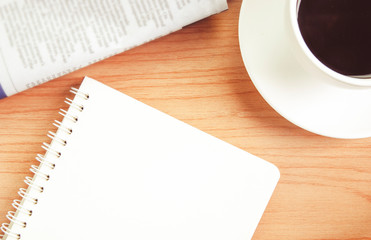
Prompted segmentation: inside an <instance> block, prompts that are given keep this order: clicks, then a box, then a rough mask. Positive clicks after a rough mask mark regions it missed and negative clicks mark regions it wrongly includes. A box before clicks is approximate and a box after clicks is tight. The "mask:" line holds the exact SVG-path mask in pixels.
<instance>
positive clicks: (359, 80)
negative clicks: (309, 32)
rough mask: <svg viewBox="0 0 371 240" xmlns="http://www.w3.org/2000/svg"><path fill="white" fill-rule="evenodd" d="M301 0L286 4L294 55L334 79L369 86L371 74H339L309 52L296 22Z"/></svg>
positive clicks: (291, 0) (290, 1) (290, 0)
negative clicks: (293, 40)
mask: <svg viewBox="0 0 371 240" xmlns="http://www.w3.org/2000/svg"><path fill="white" fill-rule="evenodd" d="M300 3H301V0H289V4H288V11H289V14H288V15H289V22H290V24H289V28H290V30H291V33H292V34H293V35H294V39H295V43H294V44H295V46H293V51H295V55H296V57H297V58H299V59H300V61H304V62H305V64H308V63H309V64H311V65H312V67H313V66H314V67H315V68H317V69H319V70H320V71H322V72H324V73H326V74H327V75H328V76H330V77H331V78H333V79H336V80H338V81H340V82H343V83H347V84H351V85H355V86H363V87H369V86H371V74H369V75H361V76H346V75H343V74H340V73H338V72H336V71H334V70H332V69H330V68H329V67H327V66H326V65H324V64H323V63H322V62H321V61H319V60H318V59H317V58H316V56H314V54H313V53H312V52H311V50H310V49H309V48H308V46H307V44H306V43H305V41H304V39H303V36H302V35H301V32H300V29H299V23H298V10H299V6H300Z"/></svg>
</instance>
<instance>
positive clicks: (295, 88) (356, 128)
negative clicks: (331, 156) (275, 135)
mask: <svg viewBox="0 0 371 240" xmlns="http://www.w3.org/2000/svg"><path fill="white" fill-rule="evenodd" d="M288 3H289V1H288V0H264V1H262V0H244V1H243V3H242V7H241V12H240V19H239V40H240V48H241V53H242V57H243V60H244V63H245V66H246V69H247V71H248V73H249V75H250V77H251V79H252V81H253V83H254V85H255V87H256V88H257V89H258V91H259V92H260V94H261V95H262V96H263V98H264V99H265V100H266V101H267V102H268V103H269V104H270V105H271V106H272V107H273V108H274V109H275V110H276V111H277V112H278V113H279V114H281V115H282V116H283V117H285V118H286V119H288V120H289V121H290V122H292V123H294V124H296V125H297V126H299V127H301V128H304V129H306V130H308V131H311V132H314V133H317V134H320V135H324V136H328V137H334V138H364V137H370V136H371V88H369V87H368V88H364V87H363V88H362V87H355V86H351V85H348V84H345V83H341V82H339V81H337V80H335V79H332V78H331V77H330V76H328V75H327V74H325V73H323V72H321V71H317V70H316V69H311V66H309V67H308V66H304V65H305V64H304V63H301V62H299V61H297V58H296V57H295V54H294V52H293V50H292V47H290V46H291V45H290V43H292V41H293V40H292V39H289V38H290V37H289V34H287V31H289V30H288V28H289V24H288V20H287V19H288V6H287V5H288ZM308 69H311V70H308Z"/></svg>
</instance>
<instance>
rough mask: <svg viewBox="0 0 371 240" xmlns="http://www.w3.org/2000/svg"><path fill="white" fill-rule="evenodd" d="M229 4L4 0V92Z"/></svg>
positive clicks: (0, 67)
mask: <svg viewBox="0 0 371 240" xmlns="http://www.w3.org/2000/svg"><path fill="white" fill-rule="evenodd" d="M226 9H227V2H226V0H141V1H139V0H103V1H102V0H89V1H84V0H69V1H65V0H52V1H50V0H2V1H1V3H0V84H1V85H0V90H1V88H2V90H3V93H1V91H0V98H2V97H5V96H1V95H6V96H9V95H12V94H15V93H17V92H20V91H23V90H25V89H28V88H31V87H34V86H36V85H38V84H41V83H44V82H46V81H49V80H51V79H54V78H57V77H60V76H62V75H65V74H67V73H70V72H72V71H75V70H77V69H79V68H82V67H84V66H86V65H89V64H92V63H95V62H97V61H100V60H102V59H105V58H107V57H110V56H113V55H115V54H118V53H121V52H123V51H125V50H128V49H130V48H133V47H135V46H138V45H141V44H143V43H145V42H148V41H151V40H153V39H156V38H158V37H161V36H164V35H166V34H169V33H171V32H174V31H176V30H179V29H181V28H182V27H184V26H186V25H188V24H190V23H193V22H195V21H198V20H200V19H202V18H205V17H208V16H210V15H212V14H215V13H219V12H221V11H223V10H226Z"/></svg>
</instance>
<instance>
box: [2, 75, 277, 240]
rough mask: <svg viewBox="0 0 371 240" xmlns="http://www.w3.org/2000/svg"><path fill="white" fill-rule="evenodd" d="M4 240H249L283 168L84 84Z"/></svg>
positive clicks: (87, 81)
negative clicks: (278, 168) (279, 169)
mask: <svg viewBox="0 0 371 240" xmlns="http://www.w3.org/2000/svg"><path fill="white" fill-rule="evenodd" d="M71 91H72V92H73V93H74V94H75V97H74V98H73V99H69V98H67V99H66V103H68V104H69V105H70V107H69V109H68V110H67V111H65V110H61V112H60V113H61V114H62V115H63V116H64V119H63V121H62V122H59V121H56V122H55V125H56V126H58V131H57V132H56V133H53V132H49V133H48V136H50V137H51V138H52V139H53V140H52V141H51V143H50V144H47V143H44V144H43V148H44V149H45V150H46V151H45V154H43V155H38V156H37V159H38V160H39V161H40V162H41V163H40V165H39V166H31V169H30V170H31V172H32V173H33V174H32V175H33V176H32V177H27V178H26V179H25V183H26V184H27V185H28V188H27V189H26V188H22V189H20V190H19V195H20V196H21V197H20V198H19V199H18V200H14V202H13V207H14V211H10V212H9V213H8V215H7V218H8V219H9V222H8V223H4V224H2V227H1V230H2V231H3V232H4V236H3V237H2V240H9V239H10V240H13V239H22V240H84V239H86V240H98V239H99V240H101V239H105V240H108V239H123V240H148V239H154V240H175V239H176V240H190V239H192V240H201V239H202V240H208V239H209V240H222V239H223V240H227V239H228V240H230V239H233V240H242V239H243V240H246V239H250V238H251V237H252V235H253V233H254V230H255V228H256V227H257V224H258V222H259V220H260V218H261V216H262V214H263V212H264V209H265V207H266V206H267V204H268V201H269V199H270V197H271V195H272V192H273V190H274V188H275V186H276V184H277V182H278V179H279V172H278V170H277V168H276V167H275V166H274V165H272V164H270V163H268V162H266V161H264V160H262V159H259V158H257V157H255V156H253V155H251V154H249V153H247V152H245V151H243V150H241V149H238V148H236V147H234V146H232V145H230V144H227V143H225V142H223V141H221V140H219V139H217V138H215V137H212V136H210V135H208V134H206V133H204V132H202V131H200V130H197V129H195V128H193V127H191V126H190V125H187V124H185V123H183V122H181V121H179V120H176V119H175V118H173V117H170V116H168V115H166V114H164V113H162V112H160V111H158V110H155V109H153V108H151V107H149V106H147V105H145V104H143V103H141V102H139V101H137V100H134V99H133V98H131V97H128V96H126V95H125V94H123V93H120V92H118V91H116V90H114V89H112V88H110V87H108V86H105V85H104V84H102V83H100V82H98V81H96V80H93V79H90V78H85V79H84V81H83V83H82V84H81V86H80V88H79V89H75V88H73V89H72V90H71Z"/></svg>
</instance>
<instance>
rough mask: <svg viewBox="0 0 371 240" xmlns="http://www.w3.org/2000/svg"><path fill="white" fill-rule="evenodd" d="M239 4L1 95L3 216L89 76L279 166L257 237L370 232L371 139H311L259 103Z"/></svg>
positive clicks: (234, 2) (336, 236)
mask: <svg viewBox="0 0 371 240" xmlns="http://www.w3.org/2000/svg"><path fill="white" fill-rule="evenodd" d="M240 5H241V1H240V0H231V1H229V6H230V10H228V11H227V12H223V13H221V14H219V15H216V16H212V17H210V18H208V19H206V20H203V21H201V22H198V23H195V24H193V25H191V26H188V27H186V28H185V29H183V30H181V31H179V32H176V33H173V34H171V35H168V36H166V37H163V38H161V39H159V40H156V41H153V42H150V43H148V44H146V45H143V46H140V47H137V48H135V49H133V50H130V51H128V52H126V53H123V54H120V55H117V56H114V57H111V58H109V59H107V60H105V61H102V62H99V63H97V64H94V65H92V66H89V67H86V68H84V69H81V70H79V71H77V72H74V73H71V74H69V75H67V76H64V77H61V78H59V79H57V80H54V81H51V82H49V83H46V84H43V85H41V86H38V87H36V88H33V89H30V90H28V91H25V92H23V93H20V94H18V95H15V96H12V97H10V98H7V99H4V100H1V101H0V223H1V222H5V221H6V218H5V215H6V212H7V211H9V210H11V209H12V207H11V203H12V200H13V199H15V198H17V197H18V196H17V191H18V188H20V187H25V184H24V183H23V179H24V177H25V176H28V175H31V174H30V172H29V170H28V169H29V167H30V165H31V164H36V163H37V162H36V160H35V159H34V158H35V155H36V154H37V153H43V149H42V148H41V147H40V146H41V143H42V142H44V141H46V142H48V141H49V139H48V138H47V137H46V134H47V131H48V130H54V129H55V127H54V126H53V125H52V122H53V120H54V119H59V120H60V119H61V118H62V117H61V116H60V115H59V114H58V109H59V108H61V107H66V105H65V104H64V103H63V101H64V98H65V97H66V95H68V91H69V88H70V86H71V85H78V84H79V83H80V82H81V80H82V78H83V76H85V75H88V76H90V77H93V78H95V79H97V80H100V81H102V82H103V83H105V84H107V85H109V86H111V87H113V88H116V89H118V90H120V91H122V92H125V93H126V94H128V95H130V96H132V97H134V98H136V99H138V100H140V101H142V102H144V103H146V104H149V105H151V106H153V107H155V108H157V109H159V110H161V111H163V112H166V113H168V114H170V115H172V116H174V117H176V118H178V119H180V120H183V121H185V122H187V123H189V124H191V125H193V126H195V127H197V128H199V129H201V130H203V131H205V132H207V133H210V134H212V135H214V136H216V137H218V138H220V139H223V140H225V141H227V142H229V143H231V144H233V145H235V146H238V147H240V148H242V149H245V150H246V151H249V152H250V153H252V154H255V155H257V156H259V157H261V158H264V159H266V160H268V161H270V162H272V163H274V164H276V165H277V166H278V167H279V169H280V171H281V180H280V182H279V184H278V186H277V188H276V191H275V193H274V195H273V197H272V199H271V201H270V203H269V205H268V207H267V209H266V212H265V214H264V216H263V218H262V220H261V222H260V225H259V227H258V229H257V231H256V233H255V236H254V239H317V240H319V239H357V240H358V239H371V138H368V139H361V140H339V139H331V138H326V137H321V136H317V135H315V134H312V133H309V132H307V131H305V130H302V129H300V128H298V127H296V126H294V125H293V124H291V123H290V122H288V121H287V120H285V119H284V118H282V117H281V116H280V115H278V114H277V113H276V112H275V111H274V110H273V109H272V108H271V107H270V106H269V105H268V104H267V103H266V102H265V101H264V100H263V98H262V97H261V96H260V95H259V93H258V92H257V91H256V89H255V87H254V86H253V84H252V83H251V81H250V79H249V76H248V74H247V73H246V70H245V68H244V65H243V63H242V59H241V56H240V52H239V46H238V33H237V26H238V16H239V8H240ZM370 124H371V123H370Z"/></svg>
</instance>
